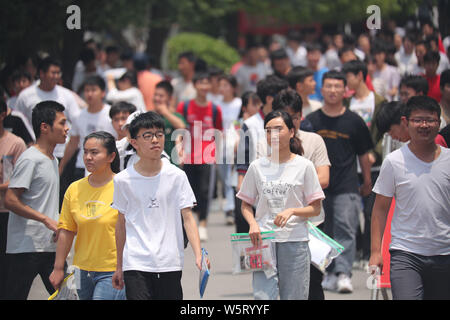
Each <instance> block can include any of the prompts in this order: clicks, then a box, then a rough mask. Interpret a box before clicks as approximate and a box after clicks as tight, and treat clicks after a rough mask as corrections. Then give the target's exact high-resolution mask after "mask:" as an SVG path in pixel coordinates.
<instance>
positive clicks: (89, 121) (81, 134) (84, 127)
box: [59, 76, 117, 180]
mask: <svg viewBox="0 0 450 320" xmlns="http://www.w3.org/2000/svg"><path fill="white" fill-rule="evenodd" d="M105 88H106V84H105V80H103V78H102V77H100V76H91V77H89V78H87V79H86V81H85V82H84V97H85V99H86V102H87V104H88V107H87V109H83V110H82V111H81V113H80V115H79V116H78V118H76V119H75V121H74V122H73V124H72V129H71V130H70V140H69V143H68V144H67V147H66V150H65V152H64V157H63V158H62V159H61V162H60V164H59V172H62V171H63V170H64V167H65V166H66V164H67V162H68V161H69V160H70V159H71V158H72V157H73V155H74V154H75V152H76V151H77V149H79V150H80V151H79V152H78V156H77V161H76V163H75V172H74V180H78V179H82V178H83V177H84V176H85V168H84V162H83V152H82V151H81V148H82V144H83V142H84V138H85V137H86V136H87V135H89V134H91V133H93V132H96V131H106V132H108V133H111V134H112V135H113V136H114V137H116V136H117V133H116V131H115V130H114V127H113V126H112V124H111V119H110V117H109V110H110V108H111V106H110V105H108V104H105V103H104V102H103V99H104V98H105Z"/></svg>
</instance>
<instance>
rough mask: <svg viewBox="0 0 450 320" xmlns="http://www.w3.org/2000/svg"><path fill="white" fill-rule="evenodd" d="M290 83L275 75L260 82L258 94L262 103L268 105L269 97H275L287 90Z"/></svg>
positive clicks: (257, 88) (257, 87) (257, 85)
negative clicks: (267, 99)
mask: <svg viewBox="0 0 450 320" xmlns="http://www.w3.org/2000/svg"><path fill="white" fill-rule="evenodd" d="M288 87H289V83H288V82H287V81H286V80H284V79H281V78H279V77H277V76H275V75H269V76H267V77H266V78H265V79H263V80H260V81H258V83H257V84H256V93H257V94H258V97H259V98H260V99H261V102H262V103H264V104H265V103H266V102H267V101H266V98H267V96H272V97H275V96H276V95H277V93H278V92H280V91H281V90H283V89H287V88H288Z"/></svg>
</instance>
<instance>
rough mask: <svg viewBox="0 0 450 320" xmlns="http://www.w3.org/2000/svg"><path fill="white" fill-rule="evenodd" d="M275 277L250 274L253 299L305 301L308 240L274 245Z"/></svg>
mask: <svg viewBox="0 0 450 320" xmlns="http://www.w3.org/2000/svg"><path fill="white" fill-rule="evenodd" d="M274 245H275V253H276V258H277V274H276V275H274V276H273V277H270V278H267V277H266V274H265V273H264V272H262V271H258V272H254V273H253V295H254V298H255V300H276V299H277V298H278V295H279V296H280V299H281V300H308V292H309V273H310V263H311V253H310V251H309V245H308V241H297V242H277V243H274Z"/></svg>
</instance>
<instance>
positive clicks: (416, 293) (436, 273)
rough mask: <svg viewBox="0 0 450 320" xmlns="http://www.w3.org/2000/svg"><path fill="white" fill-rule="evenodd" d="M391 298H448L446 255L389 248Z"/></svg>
mask: <svg viewBox="0 0 450 320" xmlns="http://www.w3.org/2000/svg"><path fill="white" fill-rule="evenodd" d="M390 253H391V275H390V276H391V286H392V297H393V299H394V300H450V255H447V256H430V257H427V256H422V255H419V254H414V253H411V252H406V251H401V250H390Z"/></svg>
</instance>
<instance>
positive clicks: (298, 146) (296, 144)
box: [264, 110, 304, 156]
mask: <svg viewBox="0 0 450 320" xmlns="http://www.w3.org/2000/svg"><path fill="white" fill-rule="evenodd" d="M275 118H281V119H283V121H284V123H285V124H286V126H287V127H288V129H289V130H291V129H293V130H294V133H295V127H294V123H293V122H292V118H291V116H290V115H289V113H287V112H286V111H283V110H275V111H272V112H270V113H269V114H268V115H266V116H265V118H264V128H266V125H267V123H268V122H269V121H270V120H272V119H275ZM289 148H290V150H291V152H292V153H295V154H298V155H300V156H302V155H303V153H304V150H303V146H302V142H301V141H300V139H299V138H297V136H296V134H294V137H292V138H291V140H290V141H289Z"/></svg>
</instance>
